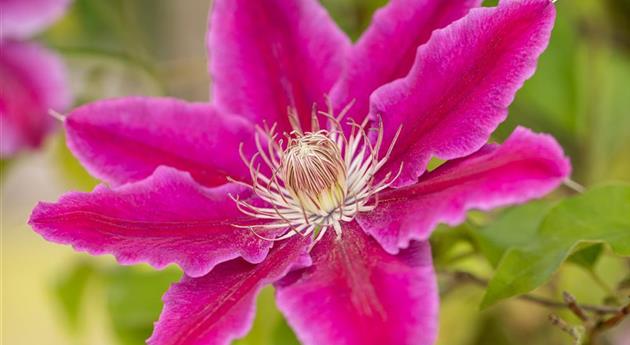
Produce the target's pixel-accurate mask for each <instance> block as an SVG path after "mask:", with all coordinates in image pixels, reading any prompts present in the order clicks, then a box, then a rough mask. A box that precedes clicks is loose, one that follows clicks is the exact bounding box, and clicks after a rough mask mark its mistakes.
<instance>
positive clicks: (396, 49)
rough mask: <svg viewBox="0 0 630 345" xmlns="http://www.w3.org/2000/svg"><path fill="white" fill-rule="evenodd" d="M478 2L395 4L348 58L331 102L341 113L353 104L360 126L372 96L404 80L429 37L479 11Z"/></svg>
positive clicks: (411, 0)
mask: <svg viewBox="0 0 630 345" xmlns="http://www.w3.org/2000/svg"><path fill="white" fill-rule="evenodd" d="M480 3H481V1H480V0H447V1H435V0H392V1H390V2H389V3H388V4H387V5H386V6H385V7H383V8H382V9H380V10H378V11H377V12H375V14H374V18H373V19H372V24H370V26H369V27H368V29H367V30H366V31H365V33H364V34H363V35H362V36H361V38H360V39H359V41H358V42H357V43H356V45H355V46H354V47H353V48H352V50H351V51H350V53H349V54H348V63H347V68H346V70H345V71H344V73H343V75H342V76H341V78H340V79H339V80H338V81H337V83H335V85H334V87H333V89H332V91H331V95H330V98H331V100H332V102H333V104H334V105H335V106H336V108H337V111H339V108H343V107H344V106H346V105H347V104H348V103H350V102H351V101H353V100H354V101H355V104H354V105H353V106H352V108H350V111H349V113H348V116H349V117H352V118H354V119H355V120H356V121H357V122H361V121H362V120H363V118H364V117H365V116H366V115H367V114H368V110H369V97H370V94H372V91H374V90H376V89H377V88H378V87H379V86H381V85H383V84H386V83H388V82H390V81H392V80H394V79H398V78H400V77H403V76H405V75H406V74H407V73H408V72H409V69H410V68H411V65H412V64H413V61H414V58H415V56H416V50H417V48H418V46H420V45H422V44H424V43H425V42H426V41H427V40H428V39H429V37H430V36H431V33H432V32H433V31H434V30H436V29H438V28H442V27H445V26H447V25H448V24H450V23H451V22H453V21H454V20H456V19H458V18H461V17H462V16H463V15H465V14H466V13H467V12H468V10H470V9H471V8H473V7H477V6H479V4H480Z"/></svg>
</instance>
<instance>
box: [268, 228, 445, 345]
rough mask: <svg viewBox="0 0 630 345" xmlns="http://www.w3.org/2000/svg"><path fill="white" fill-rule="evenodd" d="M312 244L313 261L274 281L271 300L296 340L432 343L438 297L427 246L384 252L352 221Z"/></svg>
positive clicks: (341, 344)
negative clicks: (340, 232)
mask: <svg viewBox="0 0 630 345" xmlns="http://www.w3.org/2000/svg"><path fill="white" fill-rule="evenodd" d="M343 231H344V232H343V237H342V240H341V241H336V240H335V236H334V234H333V233H332V232H330V233H327V234H326V238H325V239H324V240H322V241H321V242H319V243H318V244H317V245H316V246H315V247H314V248H313V250H312V252H311V256H312V257H313V265H312V266H310V267H308V268H306V269H303V270H299V271H295V272H293V273H291V274H289V275H288V276H287V277H286V278H284V279H283V280H282V281H280V282H279V283H277V284H276V288H277V289H278V293H277V303H278V307H279V308H280V310H281V311H282V312H283V313H284V314H285V316H286V317H287V320H288V322H289V324H290V325H291V327H293V329H294V330H295V331H296V333H297V335H298V338H299V339H300V340H301V341H302V343H303V344H304V345H319V344H336V345H383V344H396V345H405V344H409V345H412V344H413V345H432V344H433V343H434V341H435V337H436V332H437V314H438V295H437V286H436V281H435V273H434V271H433V265H432V261H431V250H430V248H429V244H428V243H427V242H424V243H415V244H414V245H412V246H410V247H409V248H408V249H406V250H403V251H401V252H400V253H399V254H398V255H395V256H392V255H390V254H388V253H386V252H385V251H383V249H382V248H381V246H380V245H379V244H378V243H377V242H376V241H375V240H374V239H372V238H370V237H369V236H367V235H365V234H364V233H363V230H361V229H360V227H359V226H358V225H357V224H356V223H348V224H346V225H345V226H344V230H343Z"/></svg>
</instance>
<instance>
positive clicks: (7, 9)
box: [0, 0, 71, 158]
mask: <svg viewBox="0 0 630 345" xmlns="http://www.w3.org/2000/svg"><path fill="white" fill-rule="evenodd" d="M68 3H69V0H2V1H0V22H1V23H2V24H1V27H0V89H1V90H2V92H0V158H7V157H10V156H12V155H14V154H15V153H17V152H19V151H20V150H22V149H25V148H36V147H39V146H40V145H41V143H42V140H43V139H44V137H45V135H46V134H47V133H48V132H50V130H51V129H52V127H53V120H52V118H51V117H50V116H48V111H49V109H55V110H57V111H63V110H65V109H67V107H68V106H69V105H70V98H71V97H70V92H69V86H68V81H67V79H66V72H65V67H64V65H63V63H62V62H61V60H60V59H59V57H58V56H57V55H56V54H55V53H53V52H52V51H50V50H48V49H46V48H44V47H43V46H41V45H39V44H37V43H35V42H28V41H24V40H26V39H28V38H29V37H31V36H32V35H34V34H36V33H38V32H40V31H41V30H43V29H44V28H46V27H47V26H48V25H50V24H52V23H53V22H54V21H56V20H57V19H58V18H59V17H60V16H61V15H63V13H64V12H65V10H66V8H67V6H68Z"/></svg>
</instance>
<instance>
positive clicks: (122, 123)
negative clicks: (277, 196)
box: [65, 97, 254, 186]
mask: <svg viewBox="0 0 630 345" xmlns="http://www.w3.org/2000/svg"><path fill="white" fill-rule="evenodd" d="M65 127H66V130H67V133H68V147H69V148H70V149H71V150H72V152H73V153H74V154H75V155H76V156H77V157H78V158H79V160H80V161H81V163H83V165H84V166H85V167H86V168H87V169H88V171H90V173H92V174H93V175H94V176H96V177H98V178H99V179H101V180H104V181H107V182H110V183H114V184H121V183H127V182H132V181H138V180H141V179H143V178H145V177H147V176H149V175H151V173H153V171H154V170H155V168H156V167H158V166H160V165H166V166H171V167H174V168H177V169H179V170H182V171H187V172H190V174H191V175H192V176H193V177H194V178H195V180H197V181H198V182H200V183H202V184H204V185H207V186H216V185H219V184H222V183H225V182H226V176H232V177H234V178H239V179H243V178H247V177H248V176H249V173H248V172H247V168H246V166H245V164H244V163H243V162H242V161H241V159H240V158H239V153H238V150H239V145H240V143H241V142H246V143H250V142H251V141H252V135H253V133H254V129H253V125H252V124H250V123H249V121H247V120H246V119H244V118H241V117H238V116H235V115H228V114H224V113H221V112H219V111H217V110H216V109H215V108H213V107H211V106H209V105H207V104H202V103H187V102H183V101H179V100H176V99H170V98H144V97H127V98H121V99H114V100H105V101H98V102H95V103H91V104H88V105H85V106H82V107H80V108H78V109H76V110H74V111H73V112H72V113H70V115H69V116H68V117H67V118H66V121H65ZM246 148H250V149H253V145H252V144H250V145H246ZM248 155H249V154H248Z"/></svg>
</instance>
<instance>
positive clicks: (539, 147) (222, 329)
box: [30, 0, 570, 345]
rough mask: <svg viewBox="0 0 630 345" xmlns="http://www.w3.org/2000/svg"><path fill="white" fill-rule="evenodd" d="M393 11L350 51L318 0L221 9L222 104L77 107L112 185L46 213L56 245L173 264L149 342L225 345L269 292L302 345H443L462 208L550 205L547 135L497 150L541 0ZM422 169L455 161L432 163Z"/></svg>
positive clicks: (425, 0) (78, 123)
mask: <svg viewBox="0 0 630 345" xmlns="http://www.w3.org/2000/svg"><path fill="white" fill-rule="evenodd" d="M479 3H480V1H477V0H453V1H435V0H392V1H391V2H390V3H389V4H388V5H386V6H385V7H383V8H382V9H380V10H379V11H377V12H376V14H375V15H374V18H373V23H372V24H371V26H370V27H369V28H368V29H367V31H366V32H365V33H364V34H363V35H362V36H361V38H360V39H359V40H358V41H357V42H356V43H355V44H352V43H351V42H350V41H349V39H348V38H347V37H346V36H345V35H344V34H343V33H342V32H341V31H340V30H339V29H338V28H337V27H336V26H335V24H334V23H333V21H332V20H331V19H330V17H329V16H328V14H327V13H326V12H325V10H324V9H323V8H322V7H321V6H320V5H319V3H318V2H317V1H315V0H301V1H297V0H293V1H290V0H269V1H264V2H262V1H256V2H252V1H245V0H215V1H214V2H213V6H212V9H211V12H210V28H209V31H208V35H207V43H208V49H209V54H210V63H209V70H210V74H211V77H212V79H213V83H212V96H213V99H212V102H211V103H210V104H205V103H187V102H184V101H180V100H176V99H170V98H143V97H130V98H121V99H114V100H104V101H99V102H95V103H92V104H88V105H85V106H82V107H80V108H78V109H76V110H74V111H72V112H71V113H70V114H68V115H67V117H66V118H65V121H64V126H65V129H66V131H67V134H68V146H69V147H70V149H71V150H72V152H73V153H74V154H75V155H76V156H77V157H78V158H79V160H80V161H81V162H82V163H83V165H84V166H85V167H86V168H87V169H88V170H89V171H90V172H91V173H92V174H93V175H94V176H96V177H98V178H100V179H101V180H102V181H103V182H104V183H105V184H103V185H101V186H99V187H97V188H96V189H95V190H94V191H92V192H91V193H75V192H71V193H68V194H66V195H64V196H62V197H61V198H60V199H59V200H58V201H57V202H54V203H44V202H43V203H39V204H38V205H37V206H36V208H35V209H34V211H33V213H32V216H31V219H30V224H31V226H32V227H33V228H34V229H35V231H37V232H38V233H39V234H41V235H42V236H43V237H44V238H45V239H47V240H49V241H53V242H57V243H62V244H70V245H72V246H73V247H74V248H75V249H76V250H78V251H83V252H88V253H90V254H93V255H100V254H106V253H109V254H113V255H114V256H115V257H116V258H117V259H118V261H119V262H120V263H122V264H125V265H128V264H135V263H140V262H147V263H149V264H151V265H153V266H154V267H156V268H162V267H164V266H166V265H169V264H177V265H179V266H180V267H181V268H182V270H183V271H184V277H183V278H182V280H181V282H179V283H177V284H175V285H173V286H172V287H171V288H170V290H169V291H168V292H167V293H166V295H165V296H164V303H165V305H164V309H163V311H162V314H161V316H160V319H159V321H158V322H157V323H156V324H155V330H154V333H153V335H152V336H151V338H150V339H149V340H148V343H149V344H155V345H158V344H159V345H165V344H179V345H184V344H185V345H193V344H194V345H201V344H228V343H229V342H230V341H231V340H233V339H235V338H239V337H242V336H243V335H245V334H246V333H247V331H248V329H249V328H250V327H251V324H252V321H253V317H254V302H255V298H256V295H257V293H258V292H259V291H260V289H261V288H262V287H263V286H265V285H267V284H273V285H274V286H275V289H276V300H277V304H278V307H279V309H280V310H281V311H282V313H283V314H284V315H285V316H286V318H287V320H288V323H289V325H290V326H291V327H292V328H293V329H294V331H295V332H296V334H297V336H298V338H299V339H300V341H301V342H303V343H304V344H311V345H315V344H397V345H398V344H433V343H434V341H435V339H436V331H437V314H438V293H437V287H436V278H435V273H434V270H433V266H432V261H431V251H430V247H429V243H428V239H429V237H430V234H431V231H432V230H433V229H434V228H435V226H436V225H437V224H438V223H446V224H450V225H456V224H459V223H461V222H462V221H464V219H465V214H466V211H467V210H469V209H473V208H474V209H481V210H489V209H491V208H493V207H498V206H505V205H511V204H516V203H522V202H526V201H528V200H530V199H533V198H538V197H541V196H544V195H545V194H547V193H548V192H550V191H551V190H553V189H554V188H555V187H557V186H558V185H559V184H560V183H562V181H563V180H565V179H566V178H567V177H568V175H569V173H570V164H569V162H568V159H567V158H566V157H565V156H564V154H563V152H562V149H561V148H560V146H559V145H558V144H557V143H556V141H555V140H554V139H553V138H552V137H550V136H548V135H544V134H535V133H533V132H531V131H530V130H528V129H525V128H517V129H516V130H515V131H514V133H513V134H512V135H511V136H510V137H509V138H508V139H507V140H506V141H505V142H504V143H503V144H500V145H499V144H487V142H488V139H489V137H490V135H491V133H492V132H493V130H494V129H495V128H496V127H497V125H498V124H499V123H501V122H502V121H503V120H504V119H505V117H506V116H507V108H508V106H509V104H510V103H511V101H512V100H513V98H514V95H515V93H516V91H517V90H518V89H519V88H520V87H521V85H522V84H523V83H524V81H525V80H526V79H527V78H529V77H530V76H531V75H532V74H533V73H534V70H535V66H536V61H537V59H538V57H539V55H540V54H541V53H542V52H543V50H544V49H545V47H546V45H547V43H548V40H549V37H550V33H551V30H552V26H553V21H554V16H555V8H554V5H553V4H552V3H551V1H550V0H520V1H519V0H512V1H510V0H504V1H501V2H500V4H499V5H498V6H497V7H493V8H478V6H479ZM431 157H437V158H440V159H442V160H446V161H447V162H446V163H445V164H443V165H441V166H439V167H438V168H436V169H434V170H432V171H427V164H428V161H429V160H430V159H431Z"/></svg>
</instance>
